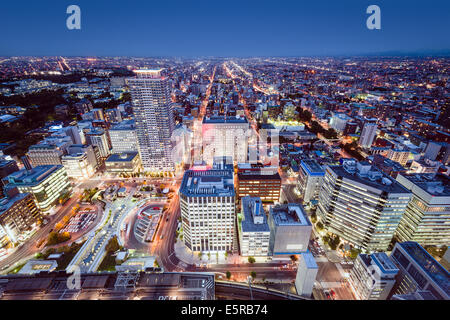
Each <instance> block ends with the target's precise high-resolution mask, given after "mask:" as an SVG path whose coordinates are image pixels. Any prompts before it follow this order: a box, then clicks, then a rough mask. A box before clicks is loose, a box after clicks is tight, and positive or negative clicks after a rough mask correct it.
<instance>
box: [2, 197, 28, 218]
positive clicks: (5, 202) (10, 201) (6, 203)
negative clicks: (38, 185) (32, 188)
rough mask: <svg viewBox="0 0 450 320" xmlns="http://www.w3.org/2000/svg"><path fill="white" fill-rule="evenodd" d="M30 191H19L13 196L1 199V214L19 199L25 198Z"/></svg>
mask: <svg viewBox="0 0 450 320" xmlns="http://www.w3.org/2000/svg"><path fill="white" fill-rule="evenodd" d="M28 195H29V193H18V194H16V195H15V196H14V197H11V198H3V199H0V216H1V215H2V214H3V213H5V212H6V211H7V210H8V209H9V208H11V207H12V206H13V205H14V204H15V203H16V202H17V201H20V200H23V199H24V198H25V197H27V196H28Z"/></svg>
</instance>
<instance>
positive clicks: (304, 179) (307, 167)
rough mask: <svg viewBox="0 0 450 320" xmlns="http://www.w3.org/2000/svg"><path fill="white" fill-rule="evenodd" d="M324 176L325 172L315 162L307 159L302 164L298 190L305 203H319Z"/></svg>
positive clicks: (299, 172)
mask: <svg viewBox="0 0 450 320" xmlns="http://www.w3.org/2000/svg"><path fill="white" fill-rule="evenodd" d="M324 176H325V171H323V168H322V167H321V166H320V165H319V164H318V163H317V162H316V161H315V160H312V159H307V160H302V161H301V162H300V170H299V171H298V184H297V188H298V190H299V192H300V195H301V197H302V199H303V202H304V203H308V202H311V201H315V202H317V199H318V198H319V191H320V186H321V185H322V181H323V177H324Z"/></svg>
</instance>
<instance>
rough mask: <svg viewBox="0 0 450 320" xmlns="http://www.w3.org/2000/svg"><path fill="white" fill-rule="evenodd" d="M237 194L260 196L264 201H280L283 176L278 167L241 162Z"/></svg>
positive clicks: (240, 195) (239, 195)
mask: <svg viewBox="0 0 450 320" xmlns="http://www.w3.org/2000/svg"><path fill="white" fill-rule="evenodd" d="M237 176H238V177H237V196H238V198H239V199H241V198H242V197H246V196H250V197H258V198H260V199H261V200H262V201H263V202H272V203H273V202H278V201H279V199H280V193H281V177H280V174H279V173H278V167H274V166H264V165H263V164H261V163H239V164H238V174H237Z"/></svg>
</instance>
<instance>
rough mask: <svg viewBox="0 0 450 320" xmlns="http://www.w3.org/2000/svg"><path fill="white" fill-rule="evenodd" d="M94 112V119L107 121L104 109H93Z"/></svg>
mask: <svg viewBox="0 0 450 320" xmlns="http://www.w3.org/2000/svg"><path fill="white" fill-rule="evenodd" d="M92 114H93V116H94V120H101V121H105V114H104V113H103V109H100V108H95V109H92Z"/></svg>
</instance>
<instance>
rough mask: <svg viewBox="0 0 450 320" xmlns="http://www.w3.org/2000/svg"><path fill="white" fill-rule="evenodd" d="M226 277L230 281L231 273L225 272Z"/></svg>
mask: <svg viewBox="0 0 450 320" xmlns="http://www.w3.org/2000/svg"><path fill="white" fill-rule="evenodd" d="M226 275H227V279H228V280H230V279H231V272H230V271H227V273H226Z"/></svg>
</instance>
